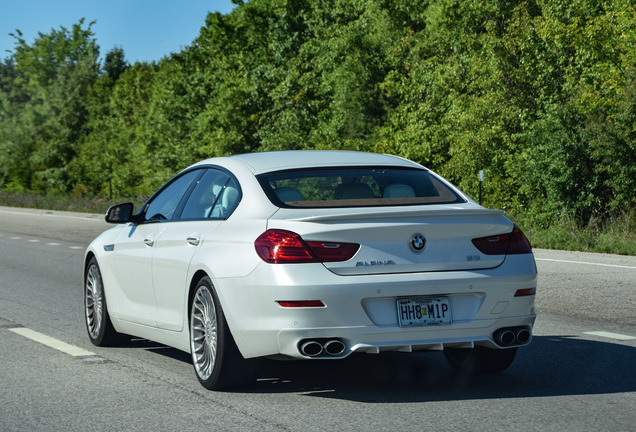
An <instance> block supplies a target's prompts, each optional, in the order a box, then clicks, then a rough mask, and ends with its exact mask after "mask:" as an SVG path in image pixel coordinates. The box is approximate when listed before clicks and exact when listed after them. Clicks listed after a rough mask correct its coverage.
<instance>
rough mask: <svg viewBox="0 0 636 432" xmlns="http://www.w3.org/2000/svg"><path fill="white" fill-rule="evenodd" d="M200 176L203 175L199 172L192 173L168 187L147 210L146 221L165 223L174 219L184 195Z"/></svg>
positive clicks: (155, 198) (154, 199)
mask: <svg viewBox="0 0 636 432" xmlns="http://www.w3.org/2000/svg"><path fill="white" fill-rule="evenodd" d="M199 174H201V171H199V170H195V171H190V172H188V173H186V174H184V175H182V176H181V177H179V178H177V179H176V180H174V181H172V183H170V184H169V185H168V186H166V187H165V188H164V189H163V190H162V191H161V192H160V193H159V194H158V195H157V196H155V197H154V198H153V200H152V201H151V202H150V204H149V205H148V207H147V208H146V220H147V221H165V220H170V219H172V216H173V215H174V212H175V210H176V209H177V206H178V205H179V202H180V201H181V199H182V198H183V195H184V194H185V193H186V191H187V190H188V187H189V186H190V184H191V183H192V181H193V180H194V179H195V178H197V177H198V176H199Z"/></svg>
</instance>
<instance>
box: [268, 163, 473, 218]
mask: <svg viewBox="0 0 636 432" xmlns="http://www.w3.org/2000/svg"><path fill="white" fill-rule="evenodd" d="M258 180H259V182H260V183H261V186H262V187H263V190H264V191H265V193H266V194H267V196H268V197H269V199H270V200H271V201H272V202H273V203H274V204H276V205H277V206H279V207H306V208H312V207H313V208H316V207H375V206H402V205H422V204H453V203H463V202H466V201H465V200H464V199H463V198H462V197H461V196H460V195H458V194H457V193H456V192H455V191H453V190H452V189H451V188H450V187H448V186H447V185H446V184H444V183H443V182H442V181H440V180H439V179H438V178H437V177H435V176H434V175H433V174H431V173H430V172H429V171H427V170H422V169H410V168H396V167H365V168H360V167H344V168H343V167H339V168H320V169H304V170H289V171H277V172H272V173H266V174H261V175H259V176H258Z"/></svg>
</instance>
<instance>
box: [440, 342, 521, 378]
mask: <svg viewBox="0 0 636 432" xmlns="http://www.w3.org/2000/svg"><path fill="white" fill-rule="evenodd" d="M516 355H517V348H507V349H489V348H484V347H475V348H468V349H466V348H446V349H444V356H445V357H446V360H447V361H448V363H449V364H450V365H451V366H452V367H453V369H456V370H458V371H460V372H464V373H477V374H482V373H485V374H489V373H497V372H501V371H503V370H505V369H507V368H508V367H509V366H510V365H511V364H512V362H513V361H514V359H515V356H516Z"/></svg>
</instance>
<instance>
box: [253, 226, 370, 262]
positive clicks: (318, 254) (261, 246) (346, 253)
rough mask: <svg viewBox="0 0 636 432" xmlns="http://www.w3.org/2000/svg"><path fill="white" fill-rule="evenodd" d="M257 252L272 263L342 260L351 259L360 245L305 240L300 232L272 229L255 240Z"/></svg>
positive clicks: (264, 259)
mask: <svg viewBox="0 0 636 432" xmlns="http://www.w3.org/2000/svg"><path fill="white" fill-rule="evenodd" d="M254 247H255V248H256V253H257V254H258V256H259V257H261V259H262V260H263V261H265V262H267V263H270V264H297V263H318V262H340V261H347V260H350V259H351V258H352V257H353V256H354V255H355V254H356V252H358V249H359V248H360V245H358V244H356V243H336V242H320V241H308V242H305V241H304V240H303V239H302V238H301V237H300V236H299V235H298V234H296V233H294V232H291V231H285V230H279V229H270V230H267V231H265V232H264V233H263V234H261V235H260V236H259V237H258V238H257V239H256V241H255V242H254Z"/></svg>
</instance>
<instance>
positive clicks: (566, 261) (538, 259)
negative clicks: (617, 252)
mask: <svg viewBox="0 0 636 432" xmlns="http://www.w3.org/2000/svg"><path fill="white" fill-rule="evenodd" d="M535 260H537V261H549V262H560V263H567V264H584V265H593V266H601V267H614V268H622V269H629V270H636V267H635V266H623V265H616V264H599V263H591V262H585V261H568V260H558V259H549V258H535Z"/></svg>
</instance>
